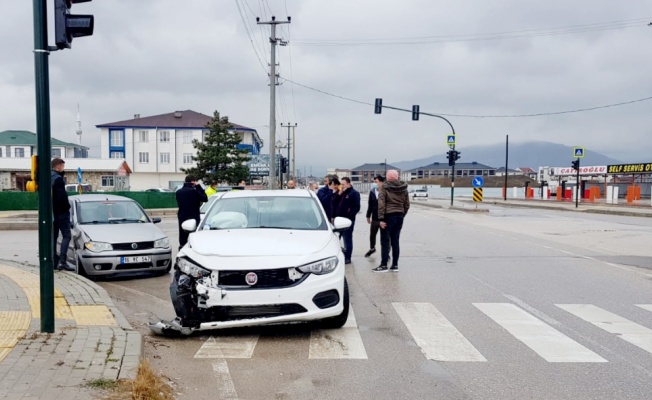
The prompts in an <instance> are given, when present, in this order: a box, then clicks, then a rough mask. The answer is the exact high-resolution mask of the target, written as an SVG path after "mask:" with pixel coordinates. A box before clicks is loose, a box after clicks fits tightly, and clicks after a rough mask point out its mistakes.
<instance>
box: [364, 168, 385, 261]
mask: <svg viewBox="0 0 652 400" xmlns="http://www.w3.org/2000/svg"><path fill="white" fill-rule="evenodd" d="M383 182H385V177H384V176H382V175H376V176H375V177H374V183H373V184H372V188H371V191H370V192H369V201H368V203H367V223H368V224H371V226H370V230H369V251H368V252H367V253H366V254H365V255H364V256H365V257H369V256H370V255H372V254H374V253H375V252H376V237H377V236H378V230H379V229H380V221H378V193H379V192H378V190H379V186H381V185H382V184H383Z"/></svg>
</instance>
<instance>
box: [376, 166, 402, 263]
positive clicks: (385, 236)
mask: <svg viewBox="0 0 652 400" xmlns="http://www.w3.org/2000/svg"><path fill="white" fill-rule="evenodd" d="M409 209H410V196H409V195H408V190H407V183H405V182H403V181H400V180H399V179H398V171H396V170H395V169H390V170H389V171H387V181H386V182H385V183H383V186H382V187H381V189H380V195H379V196H378V220H379V221H380V229H382V231H381V232H380V245H381V253H382V256H381V259H380V265H379V266H378V267H376V268H374V269H373V271H374V272H387V271H388V269H387V262H388V261H389V248H390V243H391V248H392V266H391V267H390V268H389V271H393V272H398V257H399V254H400V251H401V250H400V247H399V244H398V242H399V239H400V237H401V229H402V228H403V219H404V218H405V215H406V214H407V212H408V210H409Z"/></svg>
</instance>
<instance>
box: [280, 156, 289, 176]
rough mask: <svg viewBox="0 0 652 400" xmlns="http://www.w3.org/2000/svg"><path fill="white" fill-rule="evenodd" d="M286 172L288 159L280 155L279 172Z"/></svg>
mask: <svg viewBox="0 0 652 400" xmlns="http://www.w3.org/2000/svg"><path fill="white" fill-rule="evenodd" d="M287 172H288V159H287V158H285V157H281V173H283V174H285V173H287Z"/></svg>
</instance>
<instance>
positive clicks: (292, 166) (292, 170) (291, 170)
mask: <svg viewBox="0 0 652 400" xmlns="http://www.w3.org/2000/svg"><path fill="white" fill-rule="evenodd" d="M281 127H282V128H288V142H287V144H288V180H290V179H296V177H297V173H296V171H295V170H296V164H295V163H294V155H295V147H294V129H295V128H296V127H297V123H296V122H295V123H294V125H292V124H291V123H289V122H288V123H287V125H283V123H282V122H281ZM290 128H292V140H290ZM290 144H291V145H292V164H290ZM290 174H292V175H291V176H290Z"/></svg>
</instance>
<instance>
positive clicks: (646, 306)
mask: <svg viewBox="0 0 652 400" xmlns="http://www.w3.org/2000/svg"><path fill="white" fill-rule="evenodd" d="M636 307H641V308H642V309H644V310H648V311H652V304H636Z"/></svg>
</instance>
